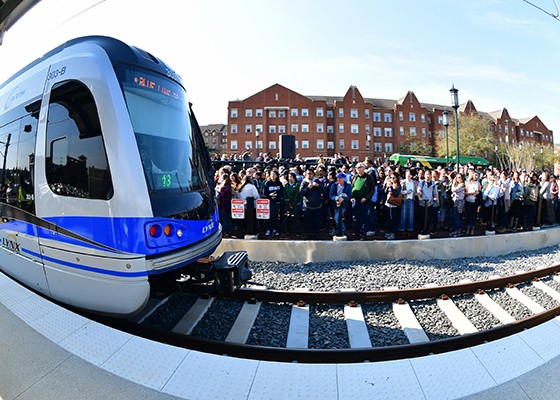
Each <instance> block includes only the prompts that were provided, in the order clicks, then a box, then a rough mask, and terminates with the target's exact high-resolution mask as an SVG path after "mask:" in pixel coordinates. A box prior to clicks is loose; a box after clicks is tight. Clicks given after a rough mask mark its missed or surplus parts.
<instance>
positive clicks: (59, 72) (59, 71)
mask: <svg viewBox="0 0 560 400" xmlns="http://www.w3.org/2000/svg"><path fill="white" fill-rule="evenodd" d="M65 73H66V67H62V68H60V69H55V70H53V71H50V72H49V73H48V74H47V81H50V80H51V79H55V78H58V77H59V76H62V75H64V74H65Z"/></svg>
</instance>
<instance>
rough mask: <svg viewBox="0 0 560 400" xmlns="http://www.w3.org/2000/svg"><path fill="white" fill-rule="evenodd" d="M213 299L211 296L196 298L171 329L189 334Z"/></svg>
mask: <svg viewBox="0 0 560 400" xmlns="http://www.w3.org/2000/svg"><path fill="white" fill-rule="evenodd" d="M213 301H214V298H213V297H211V298H209V299H203V298H198V299H197V300H196V301H195V303H194V304H193V306H192V307H191V308H190V309H189V311H187V313H186V314H185V315H184V316H183V318H181V320H180V321H179V322H177V325H175V327H174V328H173V329H172V330H171V331H172V332H176V333H182V334H185V335H190V334H191V332H192V330H193V329H194V327H195V326H196V324H198V322H199V321H200V320H201V319H202V317H204V314H206V311H208V308H210V306H211V305H212V302H213Z"/></svg>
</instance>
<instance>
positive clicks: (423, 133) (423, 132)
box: [422, 128, 426, 137]
mask: <svg viewBox="0 0 560 400" xmlns="http://www.w3.org/2000/svg"><path fill="white" fill-rule="evenodd" d="M422 137H426V128H422Z"/></svg>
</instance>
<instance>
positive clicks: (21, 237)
mask: <svg viewBox="0 0 560 400" xmlns="http://www.w3.org/2000/svg"><path fill="white" fill-rule="evenodd" d="M36 137H37V118H36V114H29V113H27V114H25V115H24V116H23V117H21V118H19V119H17V120H15V121H13V122H11V123H9V124H7V125H4V126H2V127H0V166H1V169H0V188H1V189H0V196H1V198H0V215H1V219H0V254H3V255H4V256H3V257H1V258H0V266H1V267H2V269H4V270H6V271H7V272H8V273H10V274H11V275H13V276H14V277H15V278H17V279H18V280H20V281H22V282H24V283H25V284H27V285H28V286H30V287H32V288H34V289H36V290H38V291H40V292H42V293H46V294H49V288H48V283H47V279H46V275H45V270H44V265H43V260H42V257H41V252H40V248H39V238H38V236H39V235H38V229H39V228H38V227H37V225H36V224H35V219H36V218H35V197H34V175H35V142H36Z"/></svg>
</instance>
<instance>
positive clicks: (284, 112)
mask: <svg viewBox="0 0 560 400" xmlns="http://www.w3.org/2000/svg"><path fill="white" fill-rule="evenodd" d="M278 118H286V110H279V111H278Z"/></svg>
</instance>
